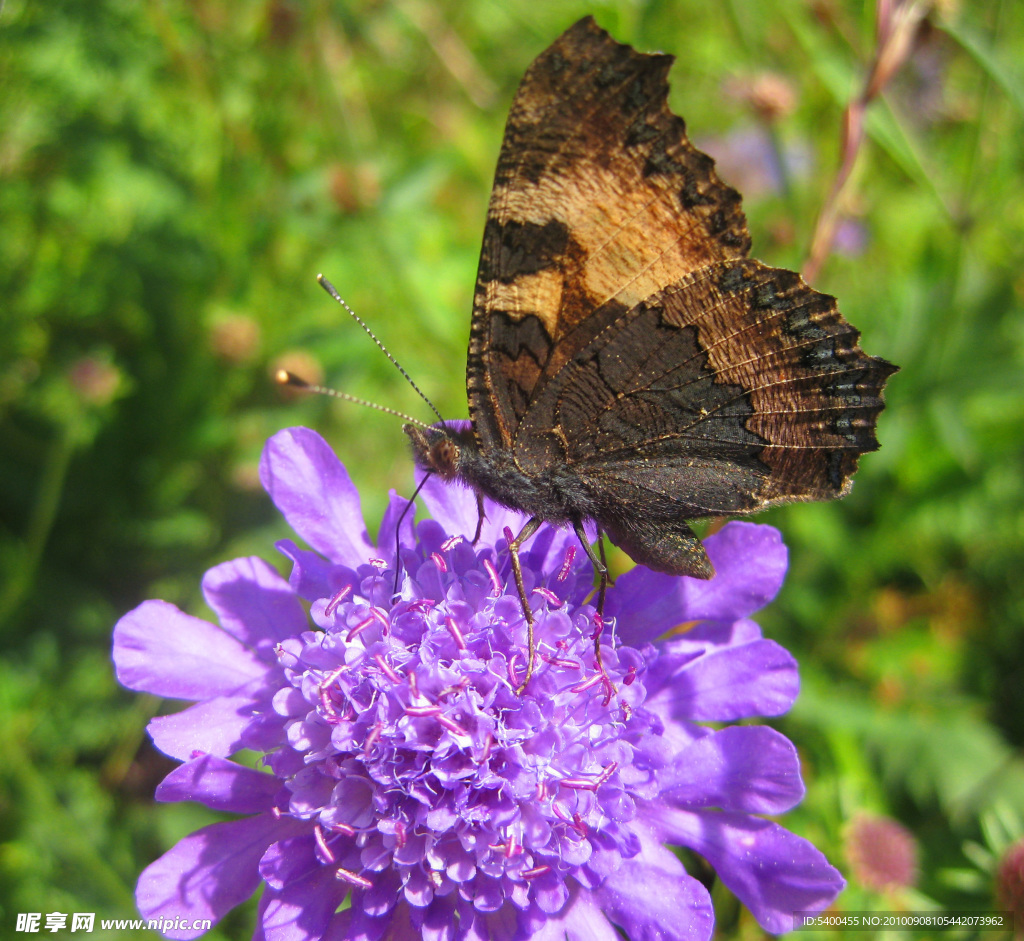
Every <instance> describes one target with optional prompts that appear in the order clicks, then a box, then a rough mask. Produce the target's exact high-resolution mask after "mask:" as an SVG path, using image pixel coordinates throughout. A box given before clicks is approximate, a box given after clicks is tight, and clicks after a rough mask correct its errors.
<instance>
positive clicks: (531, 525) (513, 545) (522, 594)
mask: <svg viewBox="0 0 1024 941" xmlns="http://www.w3.org/2000/svg"><path fill="white" fill-rule="evenodd" d="M540 524H541V521H540V520H539V519H538V518H537V517H536V516H535V517H533V519H531V520H530V521H529V522H528V523H527V524H526V525H525V526H524V527H523V528H522V529H521V530H520V531H519V535H518V536H516V538H515V539H513V540H512V541H511V542H510V543H509V544H508V553H509V556H510V557H511V558H512V574H513V575H515V579H516V590H517V591H518V592H519V604H520V605H521V606H522V609H523V617H525V618H526V639H527V644H528V646H529V648H530V653H529V657H528V659H527V663H526V676H525V677H524V678H523V682H522V683H520V684H519V688H518V689H517V690H516V693H518V694H520V695H522V692H523V690H524V689H526V684H527V683H529V682H530V677H531V676H533V667H534V662H535V660H536V656H537V651H536V648H535V646H534V643H533V612H532V611H531V610H530V602H529V601H527V600H526V586H525V585H524V584H523V567H522V566H521V565H520V564H519V547H520V546H521V545H522V544H523V543H524V542H526V540H527V539H529V538H530V537H531V536H532V535H533V534H534V533H535V532H537V528H538V527H539V526H540Z"/></svg>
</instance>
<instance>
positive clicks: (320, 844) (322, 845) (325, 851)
mask: <svg viewBox="0 0 1024 941" xmlns="http://www.w3.org/2000/svg"><path fill="white" fill-rule="evenodd" d="M313 839H314V840H316V845H317V848H318V849H319V850H320V855H321V856H323V858H324V861H325V862H328V863H333V862H334V858H335V857H334V853H333V851H332V850H331V848H330V847H329V846H328V845H327V840H325V839H324V828H323V827H321V826H320V824H316V826H314V827H313Z"/></svg>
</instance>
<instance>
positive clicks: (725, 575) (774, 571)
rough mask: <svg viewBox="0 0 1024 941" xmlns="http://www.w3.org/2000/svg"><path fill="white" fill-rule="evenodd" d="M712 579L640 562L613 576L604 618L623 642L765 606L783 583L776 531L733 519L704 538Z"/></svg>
mask: <svg viewBox="0 0 1024 941" xmlns="http://www.w3.org/2000/svg"><path fill="white" fill-rule="evenodd" d="M704 547H705V549H707V553H708V556H709V557H710V559H711V561H712V562H713V563H714V566H715V577H714V578H712V579H710V580H708V581H705V580H704V579H700V578H679V577H677V576H674V575H663V574H661V573H660V572H652V571H651V570H650V569H648V568H646V567H644V566H642V565H638V566H636V567H635V568H633V569H630V571H628V572H626V573H625V574H624V575H622V576H620V577H619V578H618V579H616V582H615V591H613V592H611V593H610V594H609V595H608V601H607V604H606V606H605V615H606V617H609V618H611V617H614V618H615V619H616V633H617V635H618V636H619V638H620V639H621V640H622V642H623V643H625V644H630V645H631V646H637V645H639V644H642V643H644V642H646V641H651V640H654V638H656V637H659V636H660V635H662V634H664V633H665V632H666V631H668V630H671V629H672V628H673V627H677V626H679V625H681V624H685V623H686V622H688V621H704V620H711V621H734V620H736V619H738V618H742V617H745V616H746V615H748V614H750V613H752V612H753V611H756V610H758V609H759V608H762V607H764V605H766V604H767V603H768V602H769V601H771V599H772V598H774V597H775V595H776V594H777V593H778V590H779V588H780V587H781V586H782V580H783V578H784V577H785V574H786V565H787V553H786V547H785V545H783V543H782V538H781V536H780V535H779V533H778V530H776V529H773V528H772V527H771V526H762V525H758V524H756V523H744V522H731V523H728V524H727V525H726V526H725V527H723V529H722V530H721V531H720V532H717V533H715V534H714V535H711V536H708V538H707V539H706V540H705V541H704Z"/></svg>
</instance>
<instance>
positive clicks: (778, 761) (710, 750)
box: [659, 725, 804, 814]
mask: <svg viewBox="0 0 1024 941" xmlns="http://www.w3.org/2000/svg"><path fill="white" fill-rule="evenodd" d="M659 781H660V783H661V784H662V786H663V790H662V792H661V797H662V799H664V800H667V801H668V802H669V803H670V804H672V805H674V806H676V807H680V808H683V809H685V808H694V807H721V808H722V809H723V810H742V811H746V812H747V813H752V814H781V813H785V812H786V811H787V810H789V809H790V808H792V807H793V806H795V805H796V804H798V803H799V802H800V800H801V799H802V798H803V796H804V786H803V782H802V781H801V780H800V760H799V758H798V757H797V753H796V749H795V748H794V747H793V745H792V743H791V742H790V741H789V739H787V738H786V737H785V736H784V735H781V734H780V733H779V732H776V731H775V730H774V729H770V728H768V727H767V726H752V725H747V726H744V725H734V726H730V727H728V728H725V729H721V730H720V731H718V732H714V733H712V734H711V735H708V736H705V737H704V738H702V739H698V740H697V741H695V742H694V743H693V744H692V745H690V746H689V747H688V748H687V749H685V750H684V751H683V752H681V753H680V754H679V755H678V756H677V757H676V758H675V759H674V760H673V761H672V763H671V764H670V765H669V766H668V767H666V768H663V769H662V770H661V773H660V775H659Z"/></svg>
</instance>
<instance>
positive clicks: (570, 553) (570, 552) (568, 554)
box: [557, 546, 576, 582]
mask: <svg viewBox="0 0 1024 941" xmlns="http://www.w3.org/2000/svg"><path fill="white" fill-rule="evenodd" d="M575 558H576V547H575V546H569V548H567V549H566V550H565V561H564V562H563V563H562V568H561V570H560V571H559V573H558V576H557V581H560V582H564V581H565V580H566V579H567V578H568V577H569V572H570V571H571V569H572V563H573V559H575Z"/></svg>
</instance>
